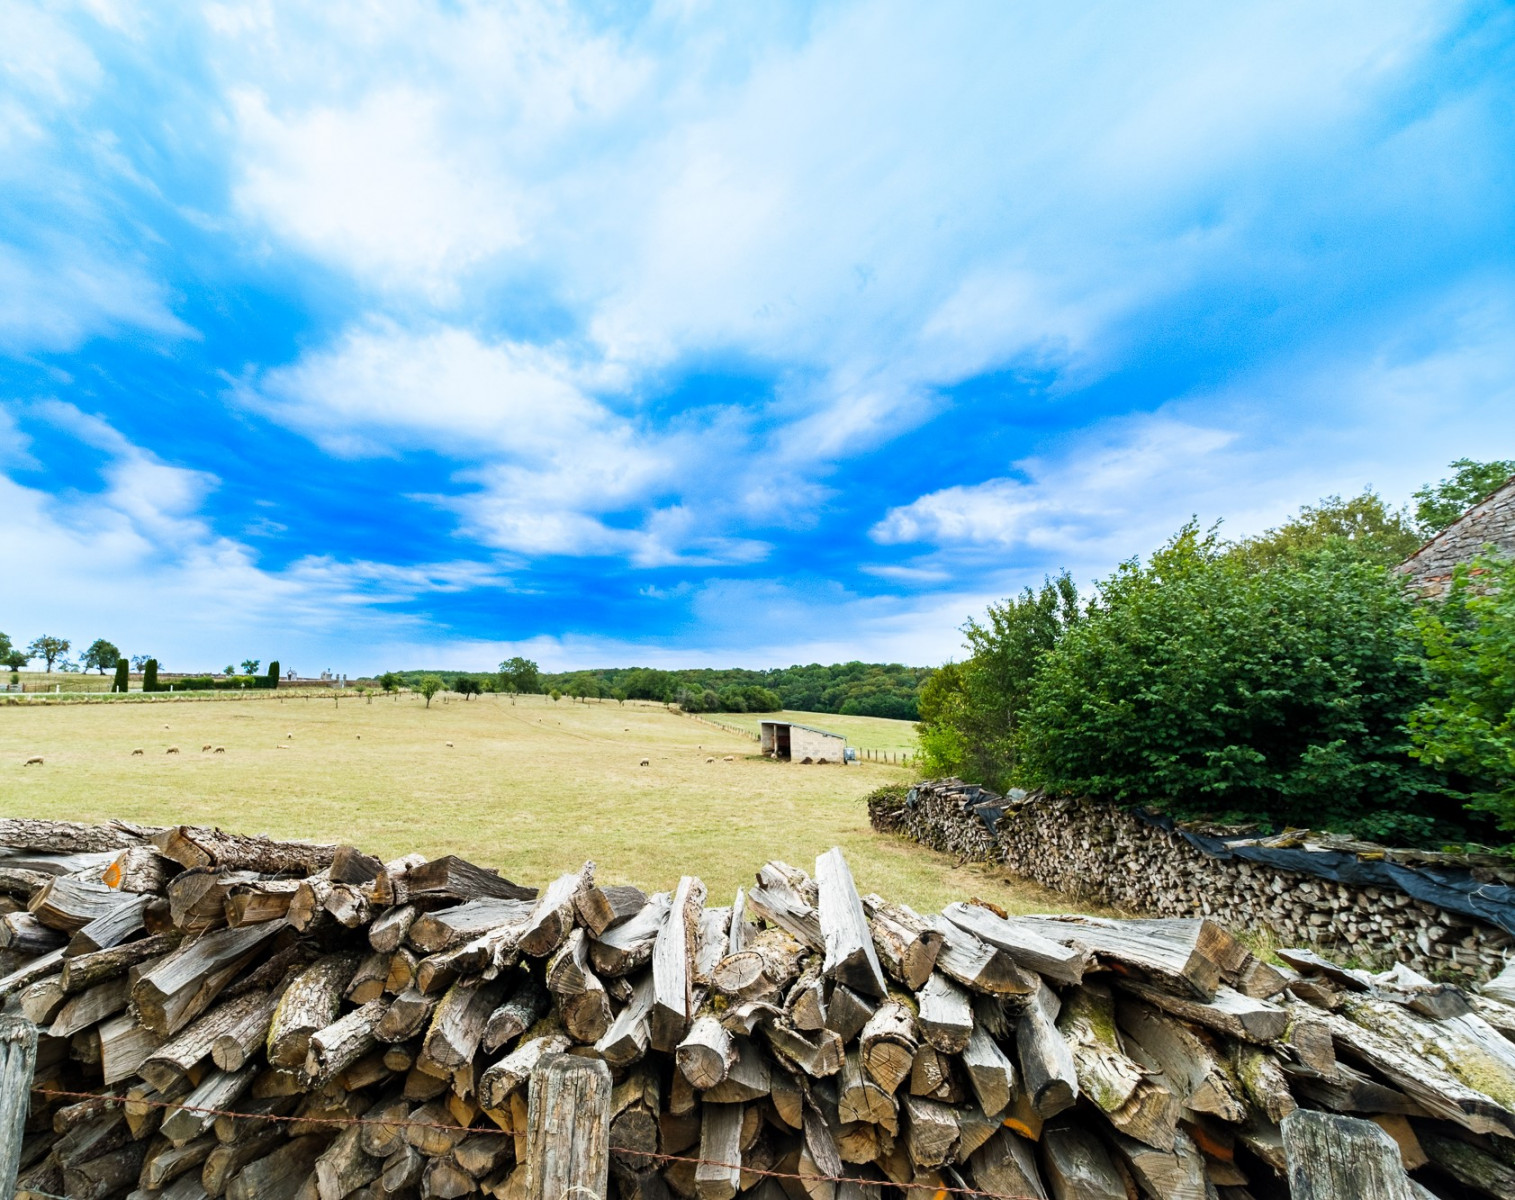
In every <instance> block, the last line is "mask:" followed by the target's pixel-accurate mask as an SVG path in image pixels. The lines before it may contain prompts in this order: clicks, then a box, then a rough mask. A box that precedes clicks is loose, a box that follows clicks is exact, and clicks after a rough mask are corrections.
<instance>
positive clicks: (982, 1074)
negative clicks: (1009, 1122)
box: [962, 1024, 1015, 1117]
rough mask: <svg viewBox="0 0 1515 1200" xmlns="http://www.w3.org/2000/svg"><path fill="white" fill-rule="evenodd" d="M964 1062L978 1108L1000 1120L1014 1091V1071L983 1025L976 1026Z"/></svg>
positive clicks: (965, 1048)
mask: <svg viewBox="0 0 1515 1200" xmlns="http://www.w3.org/2000/svg"><path fill="white" fill-rule="evenodd" d="M962 1062H963V1067H964V1069H965V1070H966V1071H967V1073H968V1083H969V1085H970V1086H971V1087H972V1088H973V1094H974V1095H975V1096H977V1097H978V1103H979V1107H980V1108H981V1109H983V1110H984V1113H985V1115H986V1116H989V1117H997V1116H999V1114H1000V1113H1002V1112H1003V1111H1004V1110H1005V1109H1006V1108H1007V1107H1009V1104H1010V1097H1011V1095H1012V1094H1013V1092H1014V1089H1015V1067H1014V1066H1013V1065H1012V1064H1011V1062H1010V1060H1009V1059H1008V1058H1007V1057H1005V1053H1004V1051H1003V1050H1001V1049H1000V1048H999V1045H998V1043H996V1042H995V1040H994V1039H993V1038H992V1037H990V1036H989V1031H988V1030H987V1029H986V1028H985V1027H984V1026H983V1025H982V1024H975V1025H974V1026H973V1030H972V1033H971V1034H970V1035H969V1037H968V1044H967V1046H966V1047H964V1049H963V1054H962Z"/></svg>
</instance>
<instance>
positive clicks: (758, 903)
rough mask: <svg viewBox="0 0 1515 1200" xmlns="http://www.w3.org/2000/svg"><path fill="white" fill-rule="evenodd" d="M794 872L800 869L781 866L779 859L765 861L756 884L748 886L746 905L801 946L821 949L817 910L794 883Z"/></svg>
mask: <svg viewBox="0 0 1515 1200" xmlns="http://www.w3.org/2000/svg"><path fill="white" fill-rule="evenodd" d="M780 868H783V869H780ZM796 875H803V873H802V872H795V871H794V868H792V867H784V864H782V863H768V864H766V865H765V866H764V867H763V869H762V870H760V871H759V872H758V886H757V887H754V888H750V889H748V892H747V908H748V909H749V910H750V911H751V912H752V913H753V915H754V916H757V917H760V918H762V919H763V920H764V921H767V922H768V923H769V924H770V925H775V926H777V927H778V928H780V929H782V930H784V932H786V933H787V934H789V936H790V937H792V938H794V940H795V941H797V942H799V943H800V944H801V945H802V946H806V947H808V948H809V949H811V950H821V951H824V950H825V949H826V942H825V939H824V937H822V935H821V920H820V914H818V913H817V912H816V911H815V907H814V906H813V905H812V904H811V903H810V901H809V900H808V899H807V898H806V897H805V895H804V894H803V892H802V891H801V890H800V888H798V887H796V886H795V885H794V882H793V880H794V877H795V876H796Z"/></svg>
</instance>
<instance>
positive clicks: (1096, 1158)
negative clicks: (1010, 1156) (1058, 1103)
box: [1041, 1125, 1128, 1200]
mask: <svg viewBox="0 0 1515 1200" xmlns="http://www.w3.org/2000/svg"><path fill="white" fill-rule="evenodd" d="M1041 1148H1042V1169H1043V1172H1044V1173H1045V1176H1046V1180H1047V1183H1048V1185H1049V1186H1050V1188H1051V1191H1052V1194H1053V1195H1054V1196H1056V1197H1057V1200H1127V1196H1128V1193H1127V1191H1126V1185H1125V1183H1124V1181H1123V1180H1122V1179H1121V1176H1120V1172H1119V1171H1118V1170H1116V1167H1115V1162H1114V1160H1112V1159H1111V1157H1110V1152H1109V1150H1107V1149H1106V1148H1105V1145H1104V1143H1103V1142H1101V1141H1100V1140H1099V1139H1098V1138H1097V1137H1095V1136H1094V1134H1092V1133H1091V1132H1089V1131H1088V1130H1087V1129H1084V1128H1082V1127H1080V1126H1076V1125H1056V1126H1049V1127H1048V1128H1047V1129H1046V1130H1044V1131H1043V1132H1042V1141H1041Z"/></svg>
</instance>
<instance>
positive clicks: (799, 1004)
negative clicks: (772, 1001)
mask: <svg viewBox="0 0 1515 1200" xmlns="http://www.w3.org/2000/svg"><path fill="white" fill-rule="evenodd" d="M784 1012H785V1014H786V1015H787V1016H788V1018H789V1023H790V1024H791V1025H793V1026H794V1027H795V1028H796V1029H805V1030H810V1031H814V1030H817V1029H824V1028H825V1027H826V985H825V982H824V979H823V977H822V975H821V964H820V963H817V962H811V964H810V965H809V966H808V967H806V968H805V969H804V970H803V971H801V972H800V977H799V978H798V979H796V980H795V981H794V983H793V985H791V987H790V988H789V992H788V994H787V995H786V996H785V997H784Z"/></svg>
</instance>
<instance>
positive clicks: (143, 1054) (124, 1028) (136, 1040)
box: [97, 1013, 163, 1083]
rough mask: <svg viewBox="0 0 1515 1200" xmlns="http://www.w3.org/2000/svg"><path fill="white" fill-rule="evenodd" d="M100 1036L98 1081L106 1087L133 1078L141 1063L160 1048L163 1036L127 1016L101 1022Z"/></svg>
mask: <svg viewBox="0 0 1515 1200" xmlns="http://www.w3.org/2000/svg"><path fill="white" fill-rule="evenodd" d="M97 1028H98V1030H99V1034H100V1077H101V1080H102V1081H103V1082H105V1083H119V1082H120V1081H121V1080H123V1079H127V1078H129V1077H130V1076H132V1075H135V1074H136V1073H137V1071H138V1069H139V1068H140V1067H141V1066H142V1062H143V1060H144V1059H146V1058H147V1056H148V1055H149V1054H151V1053H152V1052H153V1051H154V1050H156V1049H157V1048H158V1047H159V1046H160V1045H162V1044H163V1037H162V1035H160V1034H158V1033H155V1032H154V1031H152V1030H151V1029H147V1028H146V1027H144V1026H142V1025H139V1024H138V1023H137V1021H136V1019H135V1018H133V1017H132V1015H131V1014H130V1013H122V1014H120V1015H119V1016H115V1017H111V1018H110V1019H109V1020H106V1021H102V1022H101V1023H100V1024H99V1025H98V1026H97Z"/></svg>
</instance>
